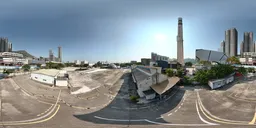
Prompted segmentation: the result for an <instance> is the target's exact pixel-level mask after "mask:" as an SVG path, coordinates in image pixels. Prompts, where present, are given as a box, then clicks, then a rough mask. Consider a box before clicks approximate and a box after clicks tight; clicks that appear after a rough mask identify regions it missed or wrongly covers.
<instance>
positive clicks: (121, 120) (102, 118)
mask: <svg viewBox="0 0 256 128" xmlns="http://www.w3.org/2000/svg"><path fill="white" fill-rule="evenodd" d="M94 118H97V119H101V120H107V121H119V122H128V121H145V119H138V120H124V119H109V118H104V117H99V116H94Z"/></svg>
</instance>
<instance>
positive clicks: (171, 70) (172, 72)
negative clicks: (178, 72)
mask: <svg viewBox="0 0 256 128" xmlns="http://www.w3.org/2000/svg"><path fill="white" fill-rule="evenodd" d="M165 73H166V75H167V76H169V77H172V76H174V71H173V69H171V68H168V69H166V70H165Z"/></svg>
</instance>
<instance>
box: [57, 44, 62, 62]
mask: <svg viewBox="0 0 256 128" xmlns="http://www.w3.org/2000/svg"><path fill="white" fill-rule="evenodd" d="M58 58H59V62H62V49H61V47H58Z"/></svg>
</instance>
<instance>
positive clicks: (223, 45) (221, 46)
mask: <svg viewBox="0 0 256 128" xmlns="http://www.w3.org/2000/svg"><path fill="white" fill-rule="evenodd" d="M220 52H224V53H225V41H224V40H223V41H222V42H221V43H220Z"/></svg>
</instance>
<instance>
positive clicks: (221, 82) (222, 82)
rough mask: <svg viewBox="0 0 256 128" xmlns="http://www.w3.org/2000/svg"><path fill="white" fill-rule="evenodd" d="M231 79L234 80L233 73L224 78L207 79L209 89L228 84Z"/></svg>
mask: <svg viewBox="0 0 256 128" xmlns="http://www.w3.org/2000/svg"><path fill="white" fill-rule="evenodd" d="M233 81H234V74H233V75H231V76H229V77H226V78H222V79H217V80H210V81H208V85H209V86H210V87H211V89H216V88H219V87H221V86H224V85H226V84H229V83H231V82H233Z"/></svg>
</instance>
